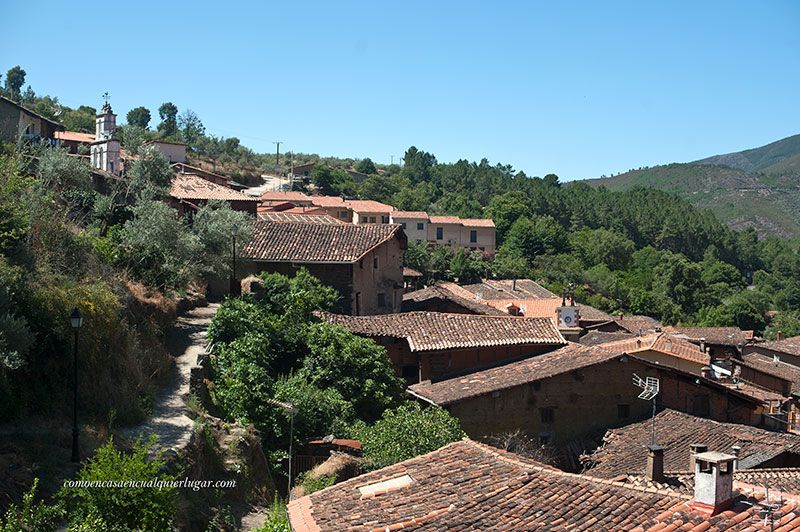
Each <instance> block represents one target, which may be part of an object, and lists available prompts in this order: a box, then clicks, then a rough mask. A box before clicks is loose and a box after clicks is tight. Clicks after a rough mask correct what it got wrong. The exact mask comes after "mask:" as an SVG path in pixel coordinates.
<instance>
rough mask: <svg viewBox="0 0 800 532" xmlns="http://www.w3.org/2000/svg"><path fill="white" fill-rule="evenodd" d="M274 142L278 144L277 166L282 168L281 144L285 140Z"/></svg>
mask: <svg viewBox="0 0 800 532" xmlns="http://www.w3.org/2000/svg"><path fill="white" fill-rule="evenodd" d="M273 144H274V145H275V146H276V148H275V166H276V167H277V168H280V166H281V144H283V141H281V140H276V141H274V142H273ZM277 168H276V169H277Z"/></svg>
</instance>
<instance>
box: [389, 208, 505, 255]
mask: <svg viewBox="0 0 800 532" xmlns="http://www.w3.org/2000/svg"><path fill="white" fill-rule="evenodd" d="M391 221H392V223H399V224H400V225H402V226H403V227H404V230H408V234H409V240H414V241H417V242H427V243H429V244H433V245H446V246H449V247H451V248H453V249H457V248H465V249H472V250H475V251H480V252H481V253H485V254H486V255H494V253H495V247H496V242H495V235H496V230H495V226H494V222H493V221H492V220H489V219H481V218H459V217H458V216H428V214H427V213H425V212H418V211H394V212H392V213H391Z"/></svg>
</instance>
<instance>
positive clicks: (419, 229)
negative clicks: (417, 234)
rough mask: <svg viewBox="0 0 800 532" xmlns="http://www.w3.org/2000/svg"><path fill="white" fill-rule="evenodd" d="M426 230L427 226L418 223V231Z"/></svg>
mask: <svg viewBox="0 0 800 532" xmlns="http://www.w3.org/2000/svg"><path fill="white" fill-rule="evenodd" d="M423 229H425V224H424V223H423V222H417V231H422V230H423Z"/></svg>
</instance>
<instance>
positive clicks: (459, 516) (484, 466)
mask: <svg viewBox="0 0 800 532" xmlns="http://www.w3.org/2000/svg"><path fill="white" fill-rule="evenodd" d="M712 449H713V448H712ZM648 451H649V450H648ZM648 451H645V450H644V449H640V451H639V452H640V453H641V454H643V455H644V454H645V452H648ZM714 451H717V450H716V449H714ZM653 452H654V453H657V452H658V449H653ZM696 459H697V460H696V467H695V471H694V473H693V476H692V480H693V481H692V490H691V493H688V494H684V493H680V492H677V491H674V490H670V489H668V488H667V487H664V488H655V487H653V486H648V487H640V486H636V485H626V484H624V483H622V482H615V481H612V480H610V479H604V478H598V477H594V476H589V475H576V474H573V473H566V472H564V471H560V470H559V469H556V468H554V467H551V466H548V465H545V464H543V463H541V462H537V461H535V460H532V459H530V458H524V457H522V456H519V455H516V454H512V453H509V452H506V451H502V450H499V449H496V448H494V447H490V446H488V445H484V444H481V443H478V442H475V441H472V440H468V439H464V440H461V441H457V442H455V443H451V444H449V445H446V446H444V447H442V448H440V449H438V450H436V451H433V452H430V453H427V454H424V455H422V456H418V457H416V458H412V459H410V460H405V461H403V462H400V463H397V464H394V465H391V466H388V467H384V468H382V469H378V470H376V471H371V472H369V473H366V474H364V475H360V476H357V477H355V478H351V479H349V480H346V481H344V482H341V483H339V484H336V485H334V486H331V487H329V488H327V489H323V490H321V491H317V492H314V493H312V494H311V495H307V496H305V497H301V498H298V499H294V500H292V501H291V502H289V505H288V508H287V510H288V514H289V522H290V526H291V529H292V530H293V531H294V532H312V531H313V532H320V531H333V530H372V531H384V530H400V529H404V530H405V529H413V530H615V531H616V530H637V531H641V532H645V531H648V532H651V531H652V532H655V531H665V530H695V531H703V530H730V531H743V530H747V531H749V532H757V531H767V530H771V529H772V530H781V531H783V530H795V529H797V528H798V527H800V512H799V511H798V508H799V507H800V503H798V499H800V495H789V493H790V492H786V493H781V494H775V493H774V492H773V493H772V494H771V496H768V494H767V493H766V492H765V490H764V489H763V488H761V487H758V486H753V485H751V484H747V483H742V482H737V481H734V475H733V474H732V473H733V469H734V467H733V465H734V463H735V461H736V457H735V456H733V455H729V454H724V453H721V452H706V453H698V454H697V455H696ZM653 462H654V466H656V465H657V463H656V461H655V460H653ZM652 469H653V470H654V471H655V470H657V467H653V468H652ZM763 502H768V503H770V504H774V510H773V511H772V517H773V520H774V522H775V524H774V525H772V524H771V523H768V522H766V520H765V519H764V517H763V515H764V514H763V507H764V506H763V504H761V503H763ZM777 526H779V527H780V528H776V527H777Z"/></svg>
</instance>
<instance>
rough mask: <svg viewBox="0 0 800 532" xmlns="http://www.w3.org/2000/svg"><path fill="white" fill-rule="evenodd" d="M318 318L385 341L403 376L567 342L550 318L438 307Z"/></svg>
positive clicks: (417, 377) (418, 376)
mask: <svg viewBox="0 0 800 532" xmlns="http://www.w3.org/2000/svg"><path fill="white" fill-rule="evenodd" d="M322 318H323V319H325V320H326V321H328V322H329V323H334V324H337V325H341V326H343V327H345V328H346V329H348V330H349V331H351V332H352V333H354V334H358V335H360V336H365V337H367V338H372V339H373V340H375V342H376V343H378V344H379V345H382V346H384V347H385V348H386V352H387V353H388V355H389V358H390V359H391V361H392V365H393V366H394V368H395V371H396V372H397V374H398V375H399V376H401V377H403V378H404V379H405V380H406V381H407V382H421V381H424V380H428V379H436V378H443V377H445V376H447V375H448V374H452V373H454V372H459V371H464V370H471V369H475V368H481V367H486V366H489V365H493V364H497V363H498V362H502V361H508V360H515V359H519V358H523V357H530V356H534V355H539V354H541V353H546V352H548V351H552V350H553V349H556V348H558V347H561V346H563V345H564V344H565V343H566V341H565V340H564V338H563V337H562V336H561V334H559V332H558V330H557V329H556V327H555V326H554V324H553V322H552V320H548V319H541V318H528V319H514V318H509V317H506V316H480V315H467V314H444V313H439V312H404V313H401V314H387V315H383V316H368V317H350V316H340V315H336V314H328V313H325V314H322Z"/></svg>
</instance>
